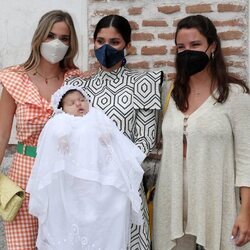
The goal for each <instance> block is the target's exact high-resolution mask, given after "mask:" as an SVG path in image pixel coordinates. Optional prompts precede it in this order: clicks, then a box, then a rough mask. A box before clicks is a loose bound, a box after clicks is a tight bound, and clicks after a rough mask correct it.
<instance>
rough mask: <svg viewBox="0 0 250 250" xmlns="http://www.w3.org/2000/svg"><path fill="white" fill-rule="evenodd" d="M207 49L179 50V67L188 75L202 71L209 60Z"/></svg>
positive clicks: (177, 60) (177, 61)
mask: <svg viewBox="0 0 250 250" xmlns="http://www.w3.org/2000/svg"><path fill="white" fill-rule="evenodd" d="M206 51H207V49H206ZM206 51H205V52H204V51H196V50H184V51H182V52H179V53H178V54H177V58H176V64H177V68H180V69H182V70H183V71H184V72H186V74H187V75H188V76H192V75H194V74H196V73H198V72H200V71H202V70H203V69H204V68H205V67H206V66H207V64H208V62H209V57H208V55H207V54H206Z"/></svg>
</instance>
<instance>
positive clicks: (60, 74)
mask: <svg viewBox="0 0 250 250" xmlns="http://www.w3.org/2000/svg"><path fill="white" fill-rule="evenodd" d="M77 52H78V43H77V36H76V32H75V27H74V24H73V20H72V18H71V16H70V15H69V14H68V13H67V12H63V11H61V10H53V11H49V12H48V13H46V14H44V15H43V16H42V17H41V19H40V21H39V23H38V26H37V28H36V31H35V33H34V36H33V39H32V43H31V53H30V56H29V58H28V59H27V61H26V62H24V63H23V64H21V65H17V66H12V67H9V68H6V69H3V70H2V71H1V72H0V83H1V84H2V86H3V90H2V92H1V96H0V121H1V122H0V163H1V162H2V159H3V157H4V152H5V149H6V147H7V144H8V141H9V137H10V133H11V128H12V123H13V118H14V116H15V117H16V121H17V123H16V133H17V136H16V137H17V140H18V144H17V153H15V155H14V158H13V161H12V164H11V167H10V169H9V173H8V176H9V178H10V179H12V180H13V181H14V182H15V183H16V184H17V185H18V186H20V187H21V188H22V189H24V190H25V188H26V185H27V181H28V178H29V176H30V173H31V169H32V166H33V164H34V160H35V157H36V146H37V141H38V137H39V135H40V133H41V130H42V128H43V126H44V125H45V123H46V122H47V120H48V119H49V118H50V117H51V115H52V108H51V106H50V98H51V95H52V94H53V93H54V92H55V91H56V90H57V89H59V88H60V87H61V86H62V85H63V82H64V80H65V79H66V78H67V77H70V76H72V75H74V76H80V75H81V72H80V71H79V70H78V68H77V67H76V65H75V64H74V58H75V56H76V54H77ZM28 201H29V195H28V194H26V198H25V200H24V202H23V205H22V207H21V209H20V211H19V212H18V214H17V216H16V218H15V219H14V221H12V222H5V235H6V241H7V247H8V250H12V249H13V250H16V249H36V246H35V242H36V237H37V231H38V228H37V226H38V225H37V219H36V218H35V217H33V216H32V215H30V214H29V212H28Z"/></svg>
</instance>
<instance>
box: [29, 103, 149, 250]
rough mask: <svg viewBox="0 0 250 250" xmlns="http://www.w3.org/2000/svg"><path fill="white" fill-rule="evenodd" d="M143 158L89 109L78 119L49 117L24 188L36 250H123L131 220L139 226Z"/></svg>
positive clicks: (107, 121) (104, 118)
mask: <svg viewBox="0 0 250 250" xmlns="http://www.w3.org/2000/svg"><path fill="white" fill-rule="evenodd" d="M144 158H145V155H144V153H142V152H141V151H140V149H139V148H138V147H137V146H135V145H134V144H133V143H132V142H131V141H130V140H129V139H128V138H127V137H126V136H124V135H123V134H122V133H121V132H120V131H119V130H118V128H117V127H116V126H115V124H114V123H113V122H112V121H111V120H110V119H109V118H108V117H107V116H106V115H104V114H103V113H102V111H100V110H97V109H95V108H93V107H92V108H91V109H90V111H89V113H88V114H87V115H85V116H84V117H74V116H71V115H68V114H65V113H63V112H62V113H57V114H56V115H55V116H54V117H53V118H52V119H50V120H49V121H48V123H47V124H46V126H45V127H44V129H43V131H42V133H41V135H40V138H39V143H38V148H37V158H36V160H35V164H34V167H33V170H32V173H31V177H30V179H29V182H28V186H27V192H29V193H30V203H29V211H30V213H31V214H33V215H34V216H36V217H38V219H39V233H38V239H37V247H38V249H43V250H46V249H53V250H57V249H58V250H59V249H60V250H64V249H65V250H66V249H67V250H69V249H72V250H73V249H74V250H78V249H86V250H97V249H98V250H126V249H127V246H128V242H129V233H130V225H131V220H132V219H133V218H134V219H133V220H134V222H136V223H138V224H140V223H142V214H141V210H140V204H141V198H140V195H139V192H138V189H139V186H140V183H141V181H142V176H143V170H142V168H141V166H140V164H141V162H142V161H143V159H144Z"/></svg>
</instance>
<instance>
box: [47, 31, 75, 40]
mask: <svg viewBox="0 0 250 250" xmlns="http://www.w3.org/2000/svg"><path fill="white" fill-rule="evenodd" d="M49 35H53V36H57V35H56V34H55V33H53V32H51V31H50V32H49ZM59 37H63V38H69V37H70V35H61V36H59Z"/></svg>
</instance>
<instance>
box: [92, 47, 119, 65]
mask: <svg viewBox="0 0 250 250" xmlns="http://www.w3.org/2000/svg"><path fill="white" fill-rule="evenodd" d="M95 56H96V58H97V60H98V61H99V63H100V64H101V65H102V66H104V67H105V68H111V67H112V66H114V65H115V64H117V63H118V62H120V61H121V60H123V59H124V49H122V50H117V49H115V48H113V47H112V46H110V45H108V44H105V45H103V46H102V47H100V48H99V49H95Z"/></svg>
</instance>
